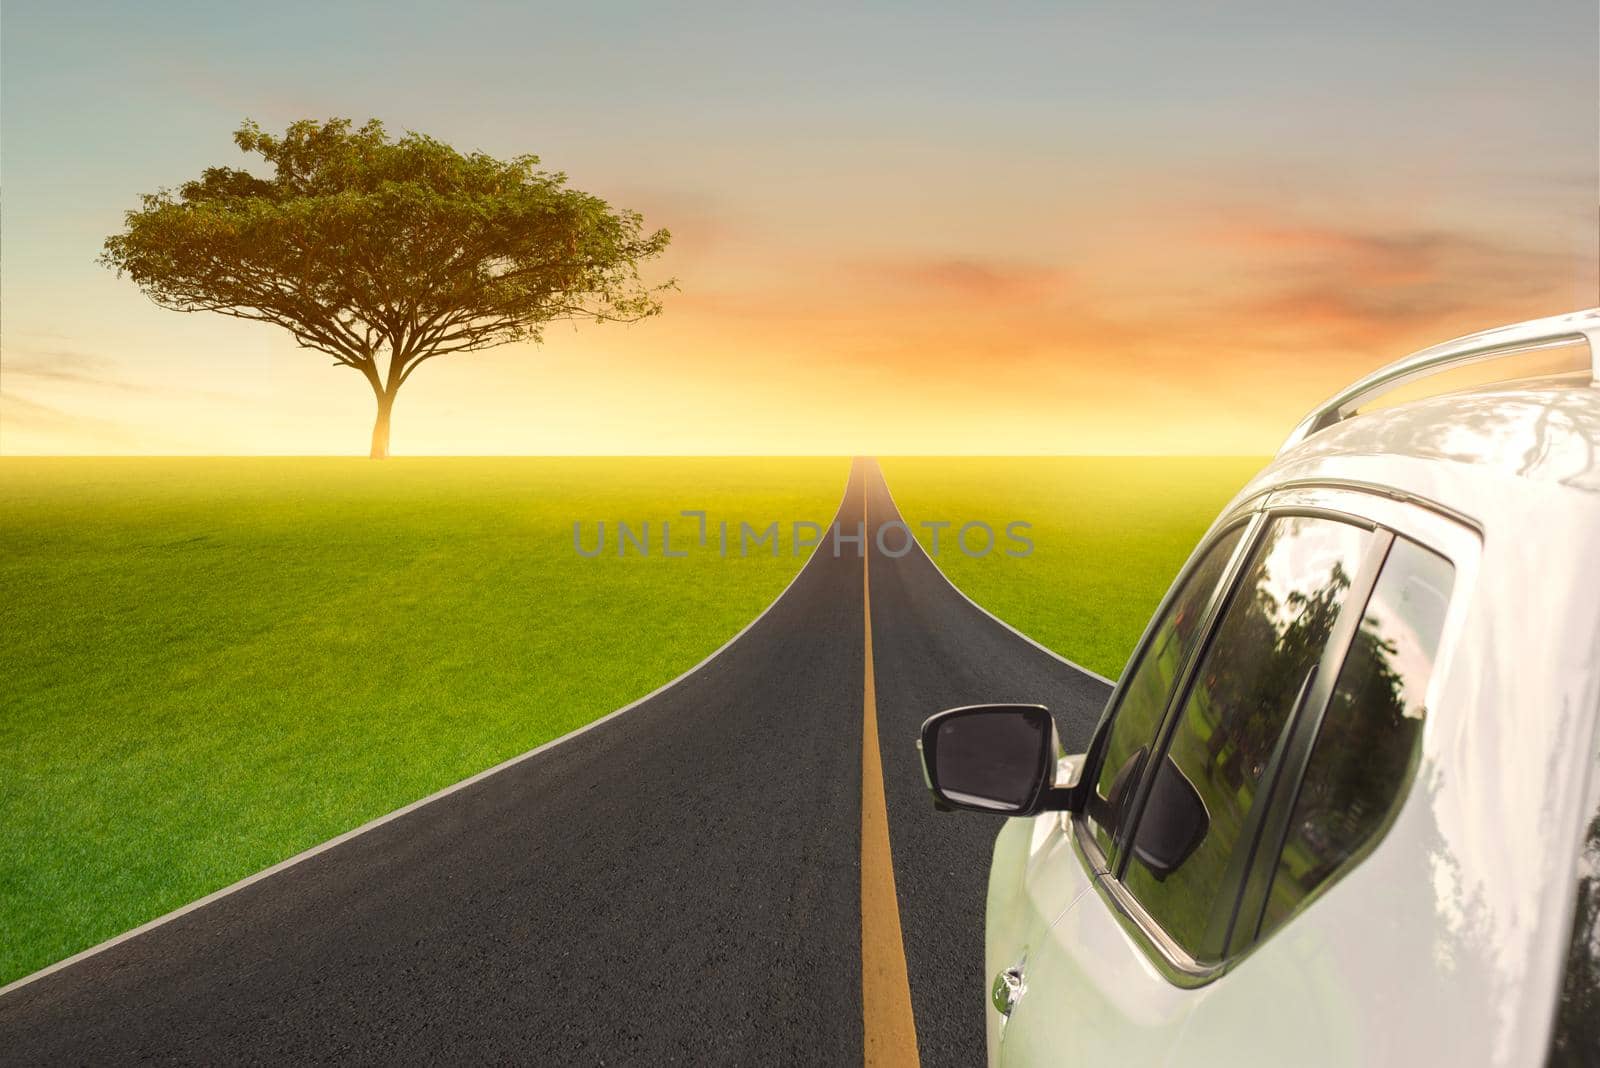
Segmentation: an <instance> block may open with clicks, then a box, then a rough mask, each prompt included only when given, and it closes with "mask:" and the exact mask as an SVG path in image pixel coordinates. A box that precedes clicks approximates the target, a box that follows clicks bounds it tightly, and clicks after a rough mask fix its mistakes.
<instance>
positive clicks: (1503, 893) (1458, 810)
mask: <svg viewBox="0 0 1600 1068" xmlns="http://www.w3.org/2000/svg"><path fill="white" fill-rule="evenodd" d="M1558 348H1559V349H1562V350H1563V352H1564V353H1565V352H1570V353H1571V354H1572V355H1574V356H1576V357H1577V358H1578V360H1579V361H1581V362H1579V363H1577V364H1576V366H1580V367H1581V368H1582V369H1581V370H1579V371H1576V372H1574V373H1572V374H1564V375H1563V374H1553V375H1543V376H1541V377H1537V378H1525V379H1521V380H1517V381H1513V382H1506V383H1500V384H1496V385H1492V386H1480V387H1476V388H1473V389H1469V390H1465V391H1457V392H1453V393H1447V394H1444V395H1440V396H1433V397H1429V398H1425V399H1421V400H1414V401H1410V402H1408V403H1402V404H1398V405H1394V406H1391V407H1385V408H1378V409H1376V410H1371V411H1364V412H1361V413H1360V414H1357V409H1358V408H1361V407H1362V406H1364V405H1367V404H1368V402H1369V401H1372V400H1374V399H1375V398H1377V397H1378V396H1379V395H1381V394H1383V393H1386V392H1388V391H1389V390H1391V389H1393V388H1395V387H1397V386H1399V385H1402V384H1404V383H1408V382H1412V381H1414V380H1417V379H1420V378H1422V377H1424V376H1428V375H1432V374H1434V373H1436V372H1438V371H1441V370H1444V369H1447V368H1453V367H1457V366H1460V365H1464V364H1468V363H1475V362H1478V361H1482V360H1487V359H1490V358H1499V357H1501V356H1504V355H1507V354H1512V353H1525V352H1528V351H1530V350H1535V349H1539V350H1544V349H1558ZM1550 355H1552V354H1551V353H1545V354H1544V356H1545V357H1548V356H1550ZM1555 355H1558V356H1559V355H1560V354H1559V353H1558V354H1555ZM1541 358H1543V357H1541ZM920 744H921V746H922V751H923V753H922V755H923V765H924V769H925V772H926V774H927V778H928V784H929V787H930V789H931V790H932V791H933V793H934V797H935V800H936V802H937V803H939V804H940V806H941V807H957V808H971V809H978V810H980V811H988V812H998V813H1002V814H1006V815H1010V816H1013V817H1015V818H1012V819H1009V820H1008V821H1007V822H1006V823H1005V825H1004V827H1003V829H1002V830H1001V832H1000V836H999V839H998V840H997V841H996V843H995V850H994V863H993V868H992V871H991V874H990V882H989V895H988V909H987V921H986V922H987V932H986V946H987V949H986V966H987V969H988V974H989V975H991V976H993V977H994V979H993V987H992V990H991V991H990V1006H989V1008H988V1010H987V1016H988V1043H989V1046H988V1049H989V1060H990V1063H992V1064H1011V1065H1042V1064H1061V1063H1074V1064H1104V1065H1146V1064H1229V1065H1246V1064H1262V1065H1282V1064H1295V1065H1317V1064H1330V1065H1332V1064H1338V1065H1354V1064H1362V1065H1366V1064H1392V1065H1407V1066H1415V1065H1432V1064H1444V1065H1464V1064H1512V1065H1525V1064H1538V1063H1541V1062H1546V1061H1548V1062H1549V1063H1563V1064H1564V1063H1585V1064H1596V1063H1600V309H1595V310H1591V311H1587V312H1579V313H1575V314H1572V315H1565V316H1559V317H1555V318H1551V319H1541V320H1535V321H1533V322H1529V323H1522V324H1519V325H1516V326H1509V327H1504V328H1501V329H1498V330H1491V331H1487V332H1485V333H1481V334H1474V335H1471V336H1469V337H1465V338H1461V339H1459V340H1456V341H1451V342H1447V343H1445V344H1443V345H1439V346H1436V347H1434V348H1431V349H1427V350H1424V351H1422V352H1419V353H1416V354H1415V355H1413V356H1410V357H1408V358H1406V359H1405V360H1402V361H1400V362H1399V363H1396V364H1394V365H1392V366H1390V367H1387V368H1384V369H1383V370H1381V371H1378V372H1376V373H1375V374H1373V375H1371V376H1369V377H1367V378H1365V379H1363V380H1361V381H1360V382H1357V383H1356V384H1355V385H1353V386H1351V387H1350V388H1349V389H1347V390H1345V391H1344V392H1342V393H1340V394H1339V395H1338V396H1336V397H1334V398H1332V399H1331V400H1329V401H1328V402H1327V403H1326V404H1324V405H1323V406H1322V407H1319V408H1318V409H1317V410H1316V411H1315V412H1313V413H1312V414H1311V415H1310V416H1309V417H1307V419H1306V420H1305V421H1304V422H1303V423H1302V424H1301V425H1300V426H1299V427H1298V428H1297V429H1296V430H1295V432H1294V434H1293V435H1292V436H1291V437H1290V439H1289V441H1288V443H1287V444H1286V445H1285V446H1284V448H1283V450H1282V451H1281V452H1280V453H1279V455H1278V456H1277V458H1276V459H1275V460H1274V461H1273V462H1272V463H1271V465H1269V466H1268V467H1267V468H1266V469H1265V470H1264V471H1262V472H1261V473H1260V474H1259V475H1258V476H1257V477H1256V478H1255V479H1254V480H1253V481H1252V482H1251V483H1250V484H1249V485H1248V486H1247V487H1245V489H1244V490H1243V491H1242V492H1241V493H1240V494H1239V496H1238V497H1237V498H1235V500H1234V501H1233V502H1232V503H1231V504H1230V505H1229V506H1228V507H1227V509H1226V510H1225V511H1224V512H1223V514H1222V516H1221V517H1220V518H1219V519H1218V520H1217V521H1216V523H1215V524H1213V525H1212V527H1211V530H1210V531H1209V532H1208V533H1207V534H1206V536H1205V538H1204V539H1203V540H1202V541H1201V543H1200V545H1199V547H1198V548H1197V549H1196V550H1195V552H1194V554H1193V556H1192V557H1191V558H1190V559H1189V562H1188V564H1187V565H1185V567H1184V569H1183V571H1182V572H1181V573H1180V574H1179V576H1178V579H1177V581H1176V582H1175V583H1174V585H1173V587H1172V590H1171V591H1170V592H1169V593H1168V594H1167V596H1166V599H1165V600H1164V601H1163V602H1162V604H1161V607H1160V608H1159V609H1158V610H1157V612H1156V615H1155V618H1154V619H1153V620H1152V621H1151V623H1150V626H1149V628H1148V629H1147V630H1146V631H1145V634H1144V637H1143V638H1142V639H1141V640H1140V642H1139V645H1138V647H1137V649H1136V650H1135V652H1134V655H1133V657H1132V658H1131V660H1130V661H1129V664H1128V667H1127V669H1126V670H1125V671H1124V672H1123V674H1122V678H1121V681H1120V682H1119V683H1118V684H1117V687H1116V689H1115V691H1114V692H1113V694H1112V696H1111V699H1110V701H1109V703H1108V705H1107V707H1106V711H1105V713H1104V715H1103V716H1102V718H1101V720H1100V723H1099V726H1098V727H1097V729H1096V731H1095V735H1094V740H1093V742H1092V743H1091V745H1090V748H1089V751H1088V752H1087V753H1085V754H1079V755H1072V756H1061V754H1060V752H1059V744H1058V742H1057V739H1056V735H1055V729H1054V724H1053V722H1052V720H1051V718H1050V714H1049V713H1048V712H1047V711H1046V710H1044V709H1043V708H1039V707H1037V706H1017V705H1011V706H1000V705H990V706H975V707H971V708H960V709H951V710H949V711H946V712H941V713H939V714H938V715H936V716H934V717H932V718H931V719H929V720H928V722H927V723H926V724H925V725H924V726H923V730H922V738H921V742H920Z"/></svg>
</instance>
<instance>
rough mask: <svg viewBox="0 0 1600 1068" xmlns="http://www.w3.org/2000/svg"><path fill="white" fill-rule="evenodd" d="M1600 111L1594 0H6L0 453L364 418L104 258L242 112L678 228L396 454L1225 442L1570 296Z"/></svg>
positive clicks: (426, 381) (311, 435) (448, 399)
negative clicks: (631, 314)
mask: <svg viewBox="0 0 1600 1068" xmlns="http://www.w3.org/2000/svg"><path fill="white" fill-rule="evenodd" d="M1597 112H1600V14H1597V11H1596V8H1595V5H1594V4H1593V3H1589V2H1585V3H1540V4H1532V5H1523V6H1518V7H1515V8H1513V7H1512V6H1511V5H1487V4H1466V5H1463V4H1451V5H1443V4H1432V5H1399V6H1396V5H1391V4H1384V5H1378V4H1357V5H1303V4H1288V5H1285V4H1226V5H1222V6H1221V8H1220V9H1218V8H1215V7H1211V6H1207V8H1206V9H1205V10H1202V9H1201V7H1200V6H1199V5H1170V4H1169V5H1156V4H1118V5H1096V6H1093V7H1090V6H1087V5H1064V4H1050V5H995V6H984V5H948V6H940V5H926V4H918V5H910V4H889V5H876V6H870V7H868V8H866V9H864V10H863V9H857V8H855V7H852V6H842V7H828V6H821V7H815V6H813V7H806V8H804V9H801V8H799V7H797V6H794V5H782V6H778V5H772V6H766V5H748V4H741V5H725V6H723V5H695V6H692V7H688V6H684V7H672V6H664V5H637V6H623V5H564V6H561V7H559V8H548V9H541V8H538V7H535V6H528V5H511V4H478V5H470V4H458V5H451V6H444V5H398V4H395V5H368V4H337V5H326V6H324V5H310V4H292V3H291V4H274V5H224V4H206V5H202V4H161V3H150V4H140V5H95V4H80V5H71V7H70V10H68V7H67V5H49V4H37V3H28V2H16V0H12V2H8V3H7V4H6V5H5V7H4V10H3V12H0V184H3V186H4V190H5V196H4V201H3V204H0V229H3V238H4V242H3V245H0V260H3V278H0V303H3V306H4V321H3V324H0V451H4V452H36V451H44V452H61V451H66V452H348V451H352V450H353V449H357V448H359V446H360V443H361V441H362V440H363V437H364V434H365V429H364V427H363V426H362V423H363V421H364V420H370V413H369V412H368V411H367V409H368V408H369V407H370V405H371V398H370V395H367V394H366V393H365V392H364V388H365V387H364V386H363V385H362V384H361V383H360V382H359V381H358V380H357V378H356V376H354V375H351V374H350V373H349V372H347V371H336V370H334V369H331V368H329V367H327V366H326V365H325V362H324V361H321V360H320V359H319V358H317V357H316V356H314V355H313V354H310V353H306V352H304V351H300V350H297V349H295V348H294V347H293V346H292V344H290V343H288V341H287V340H286V339H284V338H280V337H277V336H275V335H274V333H273V332H272V330H271V328H269V327H265V326H260V325H256V324H243V323H237V322H232V321H227V320H220V319H216V318H215V317H212V319H211V320H205V319H203V318H202V317H196V316H179V315H174V314H172V313H168V312H163V311H160V310H158V309H156V308H154V307H153V306H151V305H149V304H148V302H146V301H144V300H143V298H142V297H140V295H139V294H138V293H137V291H136V290H135V289H134V288H133V287H132V285H131V284H130V283H128V282H127V281H126V280H122V281H119V280H117V279H116V278H115V277H114V276H113V275H111V274H110V273H109V272H107V271H105V270H103V269H102V268H99V267H97V266H96V265H95V264H94V262H93V261H94V257H95V255H96V254H97V252H98V246H99V243H100V241H101V240H102V239H103V238H104V236H105V235H106V234H108V233H110V232H111V231H112V230H113V229H115V227H116V226H117V225H118V222H119V219H120V213H121V212H122V211H124V210H126V209H127V208H130V207H132V206H134V205H135V204H136V202H137V196H138V194H139V193H142V192H146V191H150V190H153V189H155V188H157V187H159V186H162V185H172V184H176V183H177V182H180V181H182V180H184V179H185V178H187V177H189V176H191V175H193V174H194V173H195V172H197V171H198V170H199V169H200V168H202V167H204V166H207V165H211V164H216V163H229V164H237V163H239V162H241V158H240V157H239V156H238V154H237V152H236V150H234V148H233V146H232V145H231V143H230V141H229V139H228V138H229V133H230V131H231V130H232V129H234V128H235V127H236V126H237V125H238V123H239V122H240V120H241V119H243V118H244V117H246V116H249V117H251V118H254V119H256V120H258V121H259V122H261V123H262V124H263V125H264V126H266V127H268V128H272V127H281V126H283V125H284V124H286V123H287V122H289V121H290V120H292V119H295V118H300V117H327V116H332V115H343V116H350V117H353V118H356V119H358V120H360V119H364V118H366V117H368V116H377V117H380V118H382V119H384V120H385V121H386V122H388V123H389V124H390V125H391V127H393V128H395V129H396V130H399V129H406V128H411V129H417V130H422V131H425V132H428V133H430V134H433V135H435V136H437V137H440V138H442V139H444V140H446V141H449V142H451V143H453V144H455V145H457V146H458V147H462V148H473V149H481V150H484V151H489V152H492V153H496V154H502V155H509V154H513V153H518V152H527V151H532V152H536V153H538V154H540V155H541V156H542V157H543V158H544V160H545V162H546V164H547V165H548V166H550V167H552V168H556V169H561V170H565V171H566V172H568V173H569V174H570V175H571V177H572V180H573V182H574V183H575V184H576V185H578V186H580V187H582V188H586V189H590V190H592V191H594V192H598V193H600V194H602V195H604V196H606V197H608V198H610V199H612V200H613V201H615V202H617V203H619V204H623V205H626V206H629V207H635V208H638V209H640V210H642V211H643V212H644V213H645V215H646V218H647V220H648V221H649V222H651V223H652V224H656V225H665V226H668V227H670V228H671V229H672V231H673V234H674V238H675V241H674V249H673V251H672V253H671V254H670V256H669V258H668V259H667V261H666V262H664V263H663V264H662V265H661V269H662V273H663V276H665V275H666V274H671V275H674V276H676V277H677V278H678V279H679V282H680V286H681V287H682V288H681V293H680V294H678V295H676V296H675V297H674V298H672V299H669V301H668V307H667V313H666V315H665V316H663V317H662V318H661V319H659V320H654V321H652V322H650V323H647V324H643V325H641V326H638V327H634V328H629V329H625V330H623V329H619V330H608V329H598V330H595V329H584V330H580V331H578V332H576V333H572V332H558V333H556V334H553V335H552V336H551V338H550V339H549V341H548V342H547V344H546V345H545V346H544V347H543V348H542V349H540V350H532V349H522V348H514V349H512V350H507V351H499V352H496V353H491V354H486V355H483V356H475V357H472V358H471V359H463V360H460V361H459V362H458V361H457V360H456V359H455V358H452V359H451V360H447V361H439V362H438V364H437V365H430V367H429V368H428V370H427V373H426V374H425V375H422V374H419V376H418V378H417V379H416V381H415V383H413V384H412V385H408V387H407V388H408V394H407V395H404V396H402V398H401V401H400V405H399V408H398V409H397V413H396V424H395V427H396V429H395V435H396V437H395V445H396V450H397V451H399V452H405V451H413V452H544V453H549V452H578V453H585V452H634V451H644V452H654V451H666V452H818V451H822V452H838V451H878V452H929V451H964V452H988V451H1000V452H1141V451H1154V452H1162V451H1225V452H1248V451H1259V450H1262V449H1267V448H1270V447H1271V445H1272V444H1273V443H1274V439H1275V438H1276V436H1278V435H1279V434H1280V433H1281V431H1282V430H1283V429H1286V428H1287V427H1288V426H1289V425H1292V423H1293V422H1294V420H1295V418H1296V417H1297V415H1298V414H1299V411H1300V410H1301V409H1303V408H1304V407H1306V406H1307V405H1309V404H1310V403H1312V402H1313V401H1315V400H1316V399H1317V396H1318V395H1319V394H1320V393H1323V392H1326V391H1328V390H1329V389H1331V388H1333V387H1335V386H1337V385H1339V384H1340V383H1341V382H1342V381H1344V380H1346V379H1348V378H1350V377H1353V376H1354V375H1355V374H1358V373H1360V372H1361V371H1363V370H1365V369H1368V368H1369V367H1370V366H1372V365H1373V364H1374V363H1376V362H1381V361H1382V360H1383V359H1386V358H1391V357H1393V356H1395V355H1398V354H1399V353H1400V352H1403V351H1404V350H1405V349H1407V348H1409V347H1413V346H1415V345H1420V344H1425V343H1428V342H1431V341H1434V340H1438V339H1439V338H1440V337H1442V336H1445V335H1446V334H1448V333H1454V332H1460V331H1463V330H1468V329H1474V328H1477V327H1481V326H1488V325H1494V324H1495V323H1497V322H1501V321H1505V320H1507V319H1511V318H1521V317H1526V316H1529V315H1537V314H1548V313H1553V312H1558V311H1563V310H1568V309H1570V308H1572V307H1576V306H1579V305H1583V304H1593V303H1597V302H1600V295H1597V293H1596V288H1597V282H1596V276H1597V273H1600V270H1597V268H1596V265H1595V264H1596V259H1597V255H1600V253H1597V247H1600V224H1597V208H1596V204H1597V193H1596V187H1597V184H1600V173H1597V172H1600V163H1597V160H1600V132H1597V131H1600V115H1597ZM1152 320H1159V322H1160V323H1162V324H1165V325H1164V327H1163V329H1160V330H1157V329H1154V328H1153V327H1152V325H1151V323H1152ZM1242 392H1245V393H1248V394H1249V399H1248V400H1244V401H1241V400H1240V399H1239V398H1240V395H1241V393H1242ZM886 394H887V395H892V396H893V397H894V398H895V402H896V403H895V405H894V409H895V413H896V414H895V415H894V417H892V418H885V417H884V415H883V414H882V409H883V405H882V404H881V403H877V401H878V400H879V399H881V398H882V397H883V396H885V395H886ZM1202 445H1203V446H1204V447H1201V446H1202Z"/></svg>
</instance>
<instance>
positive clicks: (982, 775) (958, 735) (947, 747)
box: [933, 710, 1050, 812]
mask: <svg viewBox="0 0 1600 1068" xmlns="http://www.w3.org/2000/svg"><path fill="white" fill-rule="evenodd" d="M937 730H938V735H937V738H936V742H935V745H934V750H933V754H934V764H935V768H934V770H935V772H936V778H937V781H938V785H939V792H940V793H942V794H944V795H945V796H946V797H948V798H949V799H950V800H952V801H958V802H960V803H961V804H963V805H976V806H978V807H980V808H991V809H994V810H995V811H996V812H1005V811H1013V812H1014V811H1016V810H1018V809H1020V808H1022V807H1023V806H1024V805H1025V804H1027V803H1028V802H1029V801H1031V800H1032V799H1033V795H1034V794H1035V793H1036V792H1038V789H1039V780H1040V768H1041V767H1043V766H1044V761H1045V750H1046V749H1047V748H1048V746H1049V745H1050V720H1049V717H1048V716H1045V715H1038V716H1030V715H1027V714H1024V713H1022V712H1017V711H999V710H995V711H992V712H969V713H965V714H962V715H958V716H951V717H950V718H949V719H946V720H944V721H942V722H941V723H940V724H939V726H938V728H937Z"/></svg>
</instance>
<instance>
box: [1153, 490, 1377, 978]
mask: <svg viewBox="0 0 1600 1068" xmlns="http://www.w3.org/2000/svg"><path fill="white" fill-rule="evenodd" d="M1374 537H1375V535H1374V534H1373V533H1372V532H1371V531H1370V530H1367V529H1364V528H1362V527H1357V526H1354V525H1351V524H1349V523H1343V522H1339V521H1337V520H1333V519H1327V518H1322V517H1314V516H1300V515H1284V516H1278V517H1276V518H1274V519H1272V520H1271V521H1270V522H1269V523H1268V524H1267V525H1266V527H1265V529H1264V531H1263V533H1262V536H1261V539H1260V541H1259V542H1258V544H1257V545H1256V547H1255V549H1254V550H1253V552H1252V553H1251V559H1250V562H1249V564H1248V565H1247V567H1246V568H1245V571H1244V573H1243V575H1242V577H1241V579H1240V583H1239V586H1238V589H1237V591H1236V592H1235V594H1234V595H1233V598H1232V600H1231V602H1230V603H1229V605H1228V608H1227V611H1226V612H1225V613H1224V615H1223V617H1222V620H1221V622H1220V623H1219V625H1218V626H1217V628H1216V630H1215V635H1214V637H1213V638H1212V640H1211V642H1210V645H1209V646H1208V648H1207V650H1206V653H1205V656H1204V658H1203V660H1202V661H1201V663H1200V665H1199V667H1198V669H1197V670H1196V671H1195V673H1194V676H1193V678H1194V682H1193V684H1192V685H1191V688H1190V691H1189V694H1188V695H1187V697H1186V699H1185V702H1184V705H1183V711H1182V713H1181V714H1180V716H1179V717H1178V719H1177V722H1176V723H1175V725H1174V726H1173V729H1172V732H1171V739H1170V741H1169V742H1168V744H1167V748H1166V750H1165V755H1164V756H1163V757H1162V759H1161V763H1160V766H1159V768H1160V770H1159V772H1158V774H1157V775H1156V776H1155V778H1154V780H1153V782H1152V783H1151V786H1150V790H1149V798H1148V800H1147V801H1146V802H1145V804H1144V811H1143V813H1142V814H1140V815H1138V816H1137V817H1136V818H1137V819H1138V825H1137V827H1136V828H1135V830H1134V833H1133V840H1132V841H1133V844H1132V848H1131V850H1129V853H1130V856H1129V858H1128V860H1127V862H1126V863H1127V866H1126V869H1125V871H1124V873H1123V881H1124V884H1125V886H1126V887H1127V889H1128V891H1129V892H1130V893H1131V894H1132V895H1133V897H1134V898H1135V899H1136V900H1137V901H1138V902H1139V904H1140V905H1141V906H1142V907H1143V908H1144V909H1145V911H1146V912H1148V913H1149V914H1150V916H1151V917H1152V918H1153V919H1154V920H1155V921H1156V923H1158V924H1159V925H1160V926H1161V928H1162V929H1163V930H1164V931H1165V932H1166V933H1167V935H1168V936H1169V937H1170V938H1171V939H1172V940H1173V941H1174V942H1176V943H1177V944H1178V945H1179V946H1181V947H1182V948H1183V950H1184V951H1185V952H1186V953H1188V954H1189V955H1190V956H1191V957H1193V958H1194V959H1196V960H1197V961H1201V962H1209V961H1216V960H1220V959H1221V956H1222V952H1223V947H1224V946H1225V944H1226V942H1227V937H1228V925H1229V924H1230V923H1231V921H1232V918H1233V916H1232V914H1233V907H1234V903H1235V901H1236V900H1237V892H1238V885H1239V880H1240V879H1241V878H1242V875H1243V867H1244V864H1245V861H1246V860H1247V859H1248V858H1247V857H1245V856H1244V852H1245V851H1248V849H1249V843H1248V842H1247V841H1244V837H1245V835H1246V833H1247V829H1248V828H1249V827H1250V826H1251V823H1250V816H1251V810H1252V808H1253V806H1254V805H1255V803H1256V801H1257V800H1258V795H1261V794H1264V791H1263V789H1262V787H1263V776H1264V775H1265V772H1266V770H1267V768H1268V767H1269V766H1271V765H1272V763H1273V761H1274V758H1275V753H1276V751H1277V748H1278V746H1279V742H1280V739H1281V738H1282V736H1283V734H1284V731H1285V728H1286V727H1287V726H1288V725H1289V724H1290V723H1291V722H1292V720H1293V718H1294V714H1295V712H1296V709H1297V706H1298V705H1299V704H1300V703H1301V701H1302V700H1303V699H1304V697H1305V694H1306V692H1307V690H1308V689H1309V686H1310V683H1311V681H1312V672H1313V669H1314V668H1315V667H1316V665H1317V662H1318V660H1319V659H1320V658H1321V657H1322V654H1323V650H1324V648H1325V647H1326V645H1327V643H1328V638H1329V635H1330V634H1331V633H1332V632H1333V628H1334V625H1335V623H1336V622H1337V620H1338V618H1339V613H1340V611H1341V610H1342V608H1343V606H1344V602H1345V596H1346V594H1347V593H1348V591H1349V589H1350V586H1351V583H1352V582H1353V581H1354V580H1355V578H1356V576H1357V574H1358V573H1359V571H1360V568H1361V565H1362V562H1363V559H1364V557H1365V556H1366V553H1367V550H1368V549H1369V547H1370V546H1371V544H1372V541H1373V538H1374ZM1269 785H1270V784H1269ZM1236 847H1238V850H1239V851H1241V855H1240V857H1239V858H1236V857H1235V852H1236Z"/></svg>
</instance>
